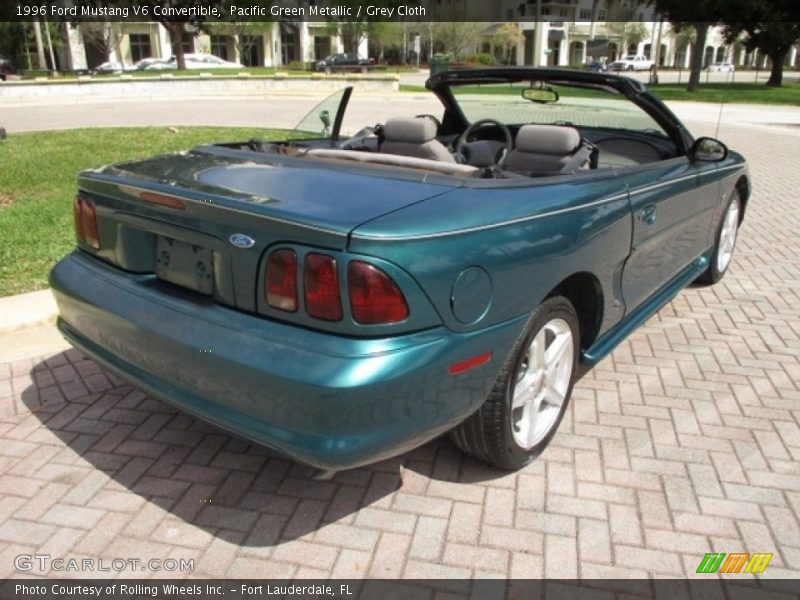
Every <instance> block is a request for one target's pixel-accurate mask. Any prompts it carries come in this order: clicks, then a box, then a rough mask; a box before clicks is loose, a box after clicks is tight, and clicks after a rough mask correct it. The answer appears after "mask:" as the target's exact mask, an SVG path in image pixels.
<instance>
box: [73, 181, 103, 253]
mask: <svg viewBox="0 0 800 600" xmlns="http://www.w3.org/2000/svg"><path fill="white" fill-rule="evenodd" d="M72 210H73V213H74V215H75V237H76V238H77V239H78V242H79V243H81V244H86V245H88V246H89V247H91V248H94V249H95V250H99V249H100V233H99V232H98V229H97V211H96V210H95V208H94V202H92V201H91V199H89V198H87V197H86V196H82V195H81V194H78V195H77V196H76V197H75V202H74V203H73V205H72Z"/></svg>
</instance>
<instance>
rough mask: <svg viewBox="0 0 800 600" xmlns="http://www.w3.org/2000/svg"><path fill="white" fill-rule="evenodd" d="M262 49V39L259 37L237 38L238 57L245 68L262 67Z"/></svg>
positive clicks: (246, 36) (242, 36)
mask: <svg viewBox="0 0 800 600" xmlns="http://www.w3.org/2000/svg"><path fill="white" fill-rule="evenodd" d="M263 47H264V38H263V37H262V36H260V35H241V36H239V52H241V56H240V57H239V60H240V62H241V63H242V64H243V65H244V66H245V67H262V66H264V62H263V61H262V60H261V49H262V48H263Z"/></svg>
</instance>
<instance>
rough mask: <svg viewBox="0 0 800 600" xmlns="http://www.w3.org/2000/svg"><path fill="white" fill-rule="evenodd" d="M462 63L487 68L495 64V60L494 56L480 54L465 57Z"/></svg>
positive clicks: (486, 53) (485, 53) (484, 53)
mask: <svg viewBox="0 0 800 600" xmlns="http://www.w3.org/2000/svg"><path fill="white" fill-rule="evenodd" d="M464 62H467V63H472V64H474V65H480V66H482V67H487V66H490V65H493V64H494V63H495V60H494V56H492V55H491V54H489V53H488V52H482V53H480V54H473V55H471V56H467V57H465V58H464Z"/></svg>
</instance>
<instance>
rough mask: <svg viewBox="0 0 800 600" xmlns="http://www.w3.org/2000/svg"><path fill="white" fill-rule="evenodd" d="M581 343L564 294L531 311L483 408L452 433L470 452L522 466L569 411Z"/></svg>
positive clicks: (500, 464)
mask: <svg viewBox="0 0 800 600" xmlns="http://www.w3.org/2000/svg"><path fill="white" fill-rule="evenodd" d="M579 346H580V329H579V326H578V316H577V314H576V313H575V309H574V308H573V307H572V304H570V302H569V301H568V300H567V299H566V298H564V297H563V296H552V297H550V298H548V299H546V300H545V301H544V302H542V303H541V304H540V305H539V306H537V307H536V308H535V309H534V311H533V312H532V313H531V316H530V317H529V319H528V321H527V323H526V324H525V328H524V329H523V331H522V334H521V335H520V337H519V339H518V340H517V342H516V344H515V345H514V348H513V350H512V351H511V354H510V355H509V356H508V358H507V359H506V361H505V363H504V365H503V369H502V370H501V372H500V376H499V377H498V378H497V381H496V382H495V384H494V387H493V389H492V391H491V392H490V393H489V396H488V397H487V399H486V401H485V402H484V403H483V405H482V406H481V407H480V409H479V410H478V412H476V413H475V414H474V415H472V416H471V417H470V418H469V419H467V420H466V421H464V423H462V424H461V425H459V426H458V427H457V428H456V429H455V430H454V431H453V439H454V440H455V442H456V444H457V445H458V446H459V447H460V448H461V449H462V450H464V451H465V452H467V453H469V454H472V455H473V456H475V457H476V458H479V459H481V460H484V461H487V462H489V463H491V464H493V465H495V466H497V467H500V468H503V469H518V468H520V467H522V466H524V465H525V464H527V463H528V462H530V461H531V460H532V459H533V458H535V457H536V456H537V455H538V454H540V453H541V452H542V450H544V449H545V447H546V446H547V444H548V443H550V440H551V439H552V438H553V436H554V435H555V433H556V430H557V429H558V425H559V423H560V422H561V419H562V418H563V416H564V412H565V411H566V409H567V405H568V403H569V398H570V395H571V394H572V384H573V382H574V380H575V371H576V366H577V362H578V349H579Z"/></svg>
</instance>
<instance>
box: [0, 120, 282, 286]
mask: <svg viewBox="0 0 800 600" xmlns="http://www.w3.org/2000/svg"><path fill="white" fill-rule="evenodd" d="M252 137H258V138H261V139H276V138H280V137H283V133H282V132H279V131H275V130H265V129H245V128H216V127H187V128H179V129H178V130H177V133H173V132H172V131H170V130H169V129H167V128H162V127H137V128H125V129H76V130H70V131H46V132H36V133H20V134H12V135H10V136H9V137H8V138H7V139H6V140H3V141H0V165H2V166H1V167H0V296H8V295H11V294H19V293H22V292H29V291H33V290H37V289H41V288H44V287H47V273H48V271H49V270H50V268H51V267H52V266H53V265H54V264H55V262H56V261H57V260H58V259H59V258H61V257H62V256H64V255H65V254H67V253H68V252H69V251H70V250H71V249H72V248H73V247H74V245H75V233H74V229H73V223H72V200H73V198H74V197H75V192H76V189H75V176H76V175H77V173H78V171H81V170H83V169H88V168H92V167H98V166H101V165H104V164H108V163H111V162H116V161H121V160H126V159H133V158H137V157H146V156H151V155H153V154H158V153H161V152H171V151H175V150H185V149H187V148H191V147H192V146H196V145H198V144H203V143H210V142H220V141H235V140H247V139H250V138H252Z"/></svg>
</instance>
